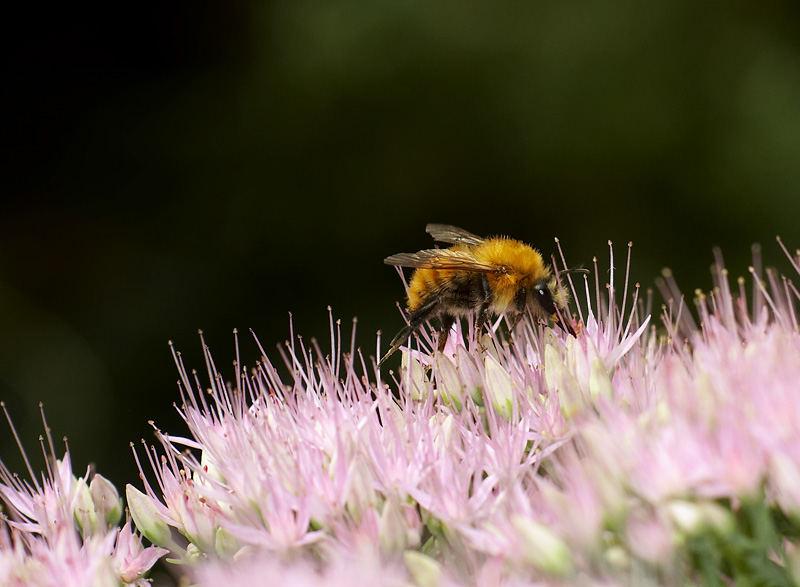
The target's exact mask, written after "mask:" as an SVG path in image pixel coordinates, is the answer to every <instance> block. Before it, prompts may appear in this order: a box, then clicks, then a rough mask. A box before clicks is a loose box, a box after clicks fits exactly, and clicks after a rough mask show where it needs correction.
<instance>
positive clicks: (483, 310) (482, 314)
mask: <svg viewBox="0 0 800 587" xmlns="http://www.w3.org/2000/svg"><path fill="white" fill-rule="evenodd" d="M488 320H489V302H484V303H483V304H481V307H480V309H479V310H478V319H477V320H475V340H476V341H477V342H478V348H479V349H480V350H481V351H485V350H486V347H484V346H483V342H482V341H481V336H482V334H483V327H484V326H485V325H486V322H487V321H488Z"/></svg>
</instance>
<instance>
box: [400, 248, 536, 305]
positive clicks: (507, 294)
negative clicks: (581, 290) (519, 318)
mask: <svg viewBox="0 0 800 587" xmlns="http://www.w3.org/2000/svg"><path fill="white" fill-rule="evenodd" d="M452 248H453V249H455V250H462V251H469V252H470V253H471V254H472V255H473V257H474V258H475V261H477V262H479V263H482V264H489V265H493V266H497V267H498V268H502V269H503V271H502V272H498V273H487V274H486V277H487V280H488V282H489V289H490V290H491V291H492V310H493V311H494V312H496V313H502V312H505V311H506V310H507V309H508V308H509V306H510V305H511V303H512V302H513V300H514V296H515V295H516V293H517V292H518V291H519V290H520V288H522V287H525V288H527V289H529V290H530V288H531V287H532V286H533V284H534V283H536V282H537V281H539V280H540V279H547V278H549V277H550V276H551V271H550V268H549V267H547V266H546V265H545V263H544V261H543V259H542V255H541V254H540V253H539V252H538V251H536V250H535V249H533V248H531V247H530V246H528V245H526V244H525V243H522V242H520V241H517V240H514V239H510V238H505V237H494V238H489V239H486V240H485V241H483V242H482V243H481V244H479V245H474V246H468V245H456V246H454V247H452ZM465 273H469V272H468V271H466V270H454V269H429V268H420V269H417V270H416V271H414V274H413V275H412V276H411V282H410V283H409V287H408V309H409V311H414V310H416V309H418V308H419V307H420V306H422V305H423V304H424V303H425V302H426V301H427V300H428V297H429V296H430V295H431V294H432V293H435V292H436V291H437V290H439V289H440V288H441V286H442V284H444V283H446V282H448V281H449V280H451V279H455V278H458V277H459V274H465Z"/></svg>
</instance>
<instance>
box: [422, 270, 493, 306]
mask: <svg viewBox="0 0 800 587" xmlns="http://www.w3.org/2000/svg"><path fill="white" fill-rule="evenodd" d="M489 297H490V292H489V290H488V284H487V282H486V277H485V276H484V275H483V274H481V273H475V272H467V271H453V270H437V269H427V268H420V269H417V270H416V271H415V272H414V274H413V275H412V276H411V282H410V283H409V285H408V310H409V311H410V312H414V311H415V310H418V309H419V308H421V307H422V306H425V305H427V304H429V303H430V302H431V301H436V302H437V304H438V305H439V310H440V311H446V312H448V313H457V312H459V311H469V310H473V309H475V308H477V307H479V306H480V305H481V304H482V303H484V301H486V300H487V299H488V298H489Z"/></svg>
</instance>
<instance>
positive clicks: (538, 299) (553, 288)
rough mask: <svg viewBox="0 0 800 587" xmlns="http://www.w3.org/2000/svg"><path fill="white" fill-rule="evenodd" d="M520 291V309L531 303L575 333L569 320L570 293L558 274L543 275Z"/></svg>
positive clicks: (566, 329)
mask: <svg viewBox="0 0 800 587" xmlns="http://www.w3.org/2000/svg"><path fill="white" fill-rule="evenodd" d="M523 292H524V293H523ZM520 293H521V294H522V295H520V296H519V297H518V298H517V300H518V305H519V309H520V311H521V310H523V309H524V306H525V305H529V306H531V307H533V308H535V309H536V310H538V311H539V312H540V313H542V314H544V315H545V316H547V317H549V318H552V319H553V320H555V322H556V324H558V325H559V326H560V327H561V328H563V329H564V330H565V331H567V332H569V333H570V334H572V335H573V336H574V335H575V331H574V330H573V329H572V326H571V325H570V320H569V318H570V315H569V294H568V293H567V290H566V289H565V288H564V286H563V285H562V284H561V282H560V281H559V280H558V277H557V276H556V275H548V276H546V277H542V278H541V279H538V280H536V281H534V282H533V283H532V284H531V285H530V286H529V287H528V288H525V289H524V290H523V291H521V292H520Z"/></svg>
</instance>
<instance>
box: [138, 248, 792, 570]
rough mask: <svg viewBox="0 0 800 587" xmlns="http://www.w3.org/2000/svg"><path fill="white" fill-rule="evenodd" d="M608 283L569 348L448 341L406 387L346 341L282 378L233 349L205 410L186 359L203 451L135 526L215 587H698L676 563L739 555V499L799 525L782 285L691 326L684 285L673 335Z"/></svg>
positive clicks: (543, 330)
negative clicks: (735, 536)
mask: <svg viewBox="0 0 800 587" xmlns="http://www.w3.org/2000/svg"><path fill="white" fill-rule="evenodd" d="M790 259H791V257H790ZM792 262H794V259H792ZM628 263H630V257H628ZM611 264H612V270H611V281H610V283H609V284H606V288H605V291H603V290H602V288H601V287H600V284H599V283H597V282H595V284H594V287H593V288H592V287H590V285H589V282H588V280H585V281H584V283H583V284H579V286H582V287H579V288H578V289H577V290H576V289H575V288H574V287H572V286H573V285H574V284H572V282H570V286H571V287H572V291H573V297H574V300H575V302H576V312H577V318H578V325H579V330H580V332H579V335H578V336H577V337H572V336H567V335H565V334H564V333H562V332H560V331H556V330H553V329H551V328H548V327H547V326H546V325H543V324H537V323H535V322H533V321H532V320H528V321H523V322H522V323H521V324H520V325H519V326H518V327H517V329H516V330H515V331H514V332H513V334H512V336H511V337H510V338H509V336H508V335H507V334H504V332H505V331H504V329H503V328H502V327H501V321H500V320H498V322H497V323H495V324H494V325H493V328H492V332H491V333H490V334H482V333H476V332H473V331H472V326H471V325H469V328H468V329H467V330H466V331H465V332H463V333H462V332H460V331H458V327H456V330H457V331H456V332H455V333H454V334H453V335H452V336H450V338H449V342H448V345H447V346H446V348H445V350H444V352H443V353H442V354H436V353H434V352H433V351H432V349H433V348H435V346H436V345H435V341H433V340H431V338H430V337H429V335H427V334H423V335H422V337H421V339H420V340H419V341H418V346H415V347H414V348H410V349H406V350H405V351H404V355H403V366H402V367H401V369H400V372H399V373H398V374H396V375H395V374H393V373H391V372H390V373H388V374H387V373H385V372H384V373H381V372H379V371H377V370H376V369H375V366H374V362H373V361H371V360H370V361H367V359H366V358H365V357H364V356H363V355H362V354H361V353H360V352H359V351H357V350H356V349H355V348H354V347H353V346H352V345H353V343H352V338H351V347H350V349H349V351H347V352H343V351H342V336H341V334H340V332H339V323H338V322H336V323H334V322H333V321H331V341H330V351H328V352H325V351H323V350H322V349H321V348H320V347H319V345H318V343H317V342H315V341H312V343H311V345H310V346H309V345H306V344H305V343H304V342H303V340H302V339H301V338H300V337H292V340H291V341H290V342H289V343H287V346H286V348H285V349H283V351H282V355H283V362H284V365H283V367H285V368H286V372H288V373H289V377H288V378H286V377H281V376H280V375H279V371H280V369H279V367H278V366H276V365H274V364H273V363H272V362H271V361H270V360H269V359H268V358H267V356H266V353H264V352H263V350H262V356H261V360H260V362H258V363H257V364H256V366H255V367H254V368H252V369H248V368H246V367H244V366H242V365H241V364H240V363H239V359H238V341H237V361H236V363H235V365H236V369H237V372H236V375H235V377H234V383H233V384H226V382H225V379H224V377H223V375H222V374H221V373H220V372H219V371H218V370H217V369H216V367H215V366H214V362H213V359H212V357H211V354H210V352H209V351H208V349H206V360H207V364H208V370H209V382H208V384H206V385H207V387H205V388H204V385H203V384H201V382H200V379H199V377H198V376H197V374H196V373H191V374H190V373H189V372H187V370H186V369H185V367H184V365H183V363H182V361H181V358H180V355H179V354H176V364H177V366H178V369H179V372H180V375H181V385H180V391H181V394H182V398H183V402H182V405H181V407H180V409H179V411H180V414H181V416H182V417H183V419H184V420H185V421H186V423H187V425H188V428H189V433H190V437H187V438H182V437H175V436H170V435H167V434H164V433H161V432H158V437H159V439H160V441H161V445H162V446H161V449H160V450H157V449H156V448H155V447H149V448H146V453H147V455H148V458H149V464H150V468H151V469H152V470H153V471H154V472H155V475H156V478H157V483H156V484H155V485H151V484H149V483H147V482H145V486H144V493H142V492H140V491H139V490H137V489H135V488H134V487H132V486H128V500H129V504H130V507H131V511H132V515H133V517H134V519H135V521H136V523H137V526H138V527H139V528H140V529H141V530H142V532H143V533H144V534H145V535H146V536H147V537H148V538H150V539H151V540H153V542H154V543H156V544H159V545H161V546H164V547H167V548H170V549H171V550H172V552H173V554H175V555H176V556H178V557H180V558H182V559H184V560H186V561H193V562H195V563H196V564H195V565H194V569H195V570H194V573H195V577H196V578H197V579H198V580H199V581H200V582H201V583H202V582H204V581H205V582H207V583H208V584H213V582H214V577H219V576H221V575H220V573H222V574H223V575H224V574H226V573H227V575H226V576H229V577H230V579H231V580H230V581H228V582H229V583H235V584H242V585H244V584H250V582H251V581H252V580H253V578H254V577H269V576H273V575H274V573H276V572H278V570H277V569H282V570H281V571H280V572H284V571H286V572H288V571H287V569H289V568H291V569H294V570H293V571H292V572H293V573H294V574H292V575H287V576H292V577H297V584H305V583H307V582H313V581H312V579H309V577H310V576H313V577H316V578H317V579H326V580H328V581H330V582H331V583H334V584H335V583H336V580H335V577H334V576H336V573H337V572H339V571H340V570H341V568H342V561H348V563H347V567H348V568H349V570H350V573H351V577H350V579H349V580H352V577H355V576H364V577H368V576H371V575H370V573H372V572H374V569H375V568H376V565H378V567H379V568H380V566H381V565H387V567H386V568H387V569H391V572H389V571H387V574H386V575H385V583H386V584H392V583H393V582H396V581H400V582H402V581H403V580H412V581H413V582H415V583H416V584H419V585H440V584H442V585H443V584H457V585H468V584H481V585H491V584H508V585H514V584H528V583H530V582H537V581H543V582H553V581H567V582H573V581H585V582H604V583H619V582H621V583H628V582H630V581H631V580H636V579H637V578H647V579H649V580H654V581H658V582H664V583H679V582H681V581H682V580H685V579H686V577H687V576H689V577H692V576H693V575H692V573H693V572H695V571H693V570H692V569H691V565H690V564H689V568H688V570H687V560H686V557H685V556H684V555H682V550H681V548H682V546H683V545H684V544H685V543H686V541H688V540H691V538H692V536H696V535H698V534H699V533H700V532H702V531H705V530H707V529H712V530H713V531H715V532H717V533H718V534H719V535H722V536H725V535H726V533H729V532H732V531H733V528H734V525H735V521H734V516H735V514H736V510H737V507H738V505H737V504H739V503H741V500H747V499H753V498H759V496H763V499H764V500H766V503H768V504H771V505H774V506H776V507H779V508H780V509H781V510H782V511H784V512H786V513H787V514H788V515H791V516H795V515H798V514H800V489H798V488H799V487H800V483H798V481H800V434H798V432H800V388H798V382H800V334H799V333H798V328H797V318H796V312H795V310H794V303H795V302H796V301H797V299H798V298H799V297H800V296H798V294H797V291H796V290H795V289H794V286H792V285H791V282H790V281H788V280H785V279H784V280H779V279H777V278H776V277H775V275H774V273H769V277H768V281H767V282H766V283H764V282H762V280H761V278H760V277H759V276H757V275H756V279H755V280H754V286H753V287H754V290H753V292H754V293H753V294H752V295H751V296H750V299H748V296H747V295H746V293H745V292H744V289H743V285H742V284H741V282H740V284H739V290H738V291H736V292H735V293H734V292H732V291H731V289H730V287H729V285H728V281H727V279H728V277H727V272H726V270H725V269H724V268H723V265H722V263H721V259H720V260H719V262H718V264H717V266H716V268H715V271H714V278H715V287H714V289H713V290H712V291H711V292H710V293H709V294H703V293H702V292H697V297H696V300H695V303H696V305H697V313H698V315H699V317H700V323H699V325H697V324H696V323H695V322H693V319H692V318H691V315H690V312H689V310H688V308H687V307H686V305H685V304H684V302H683V300H682V298H681V297H680V294H678V293H677V291H678V290H677V286H676V285H675V284H674V281H673V280H671V278H670V279H667V280H666V281H664V283H663V289H664V292H665V294H666V298H667V300H668V303H667V305H665V307H664V311H663V323H664V327H662V328H659V327H657V326H656V325H654V324H653V323H652V322H651V320H650V310H649V305H650V299H649V298H650V296H648V300H647V303H645V301H644V300H641V299H640V298H639V295H638V294H639V288H638V284H637V286H636V287H635V288H634V289H633V291H632V293H630V292H629V291H628V283H627V274H626V277H625V287H624V288H623V290H622V291H623V295H622V300H621V301H620V300H619V296H618V294H617V292H616V290H615V285H614V275H613V273H614V271H613V252H612V262H611ZM753 271H754V273H755V270H753ZM594 274H595V275H597V274H598V271H597V267H596V266H595V272H594ZM592 289H594V292H591V290H592ZM578 291H580V292H581V293H578ZM592 293H593V294H594V295H592ZM601 293H602V295H601ZM476 336H482V337H483V339H482V340H481V341H476ZM478 342H480V343H481V344H478ZM481 346H482V347H484V348H485V349H486V350H485V351H483V350H480V347H481ZM387 378H388V379H387ZM143 477H144V475H143ZM785 552H786V553H789V554H787V555H786V556H787V557H795V558H791V560H789V559H788V558H787V559H786V560H780V561H779V563H780V565H783V566H784V567H786V568H789V567H792V566H793V565H794V567H793V568H797V563H798V562H800V561H798V560H795V559H796V555H794V554H793V553H794V552H795V550H793V549H791V548H787V549H786V551H785ZM774 558H779V557H777V555H776V557H774ZM234 560H235V561H236V569H237V570H236V571H235V572H234V571H233V570H232V569H233V568H232V567H230V566H229V565H230V564H231V562H232V561H234ZM244 561H246V563H245V562H244ZM243 564H246V566H244V567H242V566H240V565H243ZM242 569H247V570H246V571H244V570H242ZM336 569H339V571H337V570H336ZM404 577H405V578H404ZM365 580H368V579H365Z"/></svg>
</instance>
